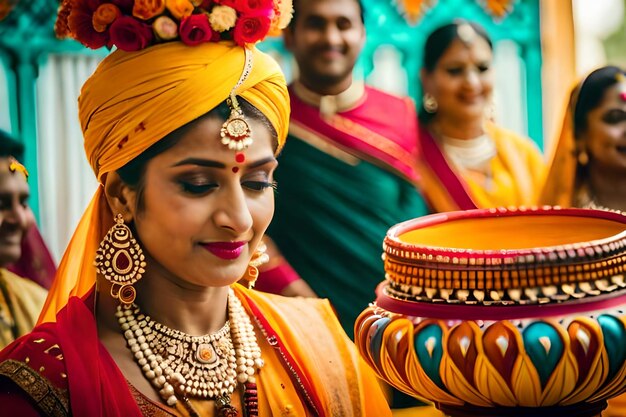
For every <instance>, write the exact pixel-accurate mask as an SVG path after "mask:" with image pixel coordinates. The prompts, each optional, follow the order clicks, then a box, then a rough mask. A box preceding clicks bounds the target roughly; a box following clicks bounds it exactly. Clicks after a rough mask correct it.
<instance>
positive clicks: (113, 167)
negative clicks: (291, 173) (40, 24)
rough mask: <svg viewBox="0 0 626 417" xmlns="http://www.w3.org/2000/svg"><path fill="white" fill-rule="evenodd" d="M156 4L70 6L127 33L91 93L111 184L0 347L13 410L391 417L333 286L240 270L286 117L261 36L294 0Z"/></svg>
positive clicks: (77, 21) (89, 131)
mask: <svg viewBox="0 0 626 417" xmlns="http://www.w3.org/2000/svg"><path fill="white" fill-rule="evenodd" d="M157 3H159V2H143V1H129V0H127V1H121V0H120V1H115V2H112V3H108V2H100V1H97V0H93V1H89V2H84V1H80V0H76V1H65V2H64V3H63V6H62V7H61V11H60V14H59V17H60V19H59V22H58V25H57V27H58V29H59V30H60V32H62V33H64V34H66V35H69V36H71V37H74V38H76V39H78V40H80V41H81V42H84V43H85V44H87V45H88V46H90V47H93V48H97V47H99V46H102V45H104V44H108V45H115V46H117V48H118V49H117V50H116V51H114V52H113V53H112V54H110V55H109V56H108V57H107V58H105V59H104V61H103V62H102V63H101V64H100V65H99V67H98V68H97V70H96V71H95V73H94V74H93V75H92V76H91V78H90V79H89V80H88V81H87V82H86V84H85V85H84V87H83V89H82V92H81V97H80V98H79V115H80V120H81V125H82V129H83V134H84V137H85V149H86V152H87V157H88V159H89V161H90V163H91V166H92V168H93V170H94V172H95V174H96V176H97V178H98V180H99V181H100V184H101V185H100V187H99V188H98V191H97V192H96V195H95V196H94V198H93V200H92V202H91V204H90V205H89V207H88V208H87V210H86V212H85V214H84V216H83V218H82V220H81V222H80V223H79V225H78V227H77V229H76V232H75V234H74V236H73V238H72V240H71V242H70V245H69V247H68V249H67V251H66V253H65V256H64V257H63V260H62V262H61V264H60V266H59V271H58V274H57V277H56V279H55V282H54V284H53V286H52V288H51V290H50V295H49V297H48V300H47V303H46V306H45V307H44V311H43V312H42V316H41V318H40V321H41V322H42V324H40V325H39V326H37V327H36V328H35V329H34V330H33V332H32V333H30V334H29V335H26V336H24V337H22V338H20V339H18V340H17V341H15V342H14V343H13V344H11V345H10V346H8V347H7V348H6V349H5V350H4V351H2V353H0V401H1V402H2V410H3V413H4V412H7V413H8V414H9V415H21V416H30V415H54V416H56V415H74V416H141V415H158V416H220V417H226V416H229V417H234V416H249V417H252V416H276V415H294V416H337V415H342V416H343V415H345V416H348V415H350V416H352V415H354V416H389V415H390V411H389V409H388V406H387V405H386V402H385V400H384V397H383V395H382V393H381V391H380V388H379V386H378V382H377V381H376V379H375V378H374V376H373V374H372V372H371V371H370V369H369V368H368V367H367V366H366V365H365V364H364V362H363V361H362V360H361V359H360V358H359V356H358V355H357V353H356V350H355V348H354V346H353V344H352V343H351V342H350V341H349V339H348V338H347V336H346V335H345V333H344V332H343V331H342V330H341V327H340V325H339V323H338V322H337V320H336V318H335V316H334V313H333V311H332V309H331V308H330V306H329V304H328V302H327V301H323V300H301V299H290V298H282V297H280V296H273V295H265V294H262V293H256V292H254V291H250V290H248V289H246V288H244V287H243V286H241V285H240V284H237V281H238V280H239V279H240V278H241V277H243V278H244V280H245V281H246V282H247V281H253V280H254V278H255V277H256V275H257V274H258V271H257V269H256V267H257V266H258V264H259V263H260V262H261V261H262V260H263V258H264V257H263V254H262V253H261V251H260V249H261V247H260V246H259V242H260V240H261V237H262V236H263V233H264V232H265V229H266V228H267V226H268V224H269V222H270V220H271V217H272V215H273V209H274V204H273V200H274V195H273V191H272V190H273V172H274V169H275V168H276V165H277V161H276V155H277V154H278V153H279V151H280V149H281V148H282V146H283V144H284V140H285V137H286V136H287V124H288V120H289V105H288V103H289V101H288V96H287V88H286V84H285V80H284V78H283V75H282V73H281V72H280V69H279V68H278V65H277V64H276V62H275V61H274V60H273V59H271V58H270V57H269V56H268V55H266V54H264V53H262V52H260V51H259V50H257V49H256V48H254V46H253V44H254V43H255V42H256V41H258V40H260V39H261V38H262V37H263V36H264V35H265V33H266V32H267V31H268V29H269V28H272V27H275V26H278V27H281V26H284V24H285V23H286V22H285V21H284V20H285V15H289V14H290V7H288V6H289V2H287V1H284V2H282V1H277V2H272V1H268V2H258V3H254V4H253V3H251V2H247V1H229V2H222V4H213V2H202V4H201V5H199V6H196V5H194V4H197V3H198V2H195V3H194V4H192V3H191V2H187V1H185V0H181V1H176V2H167V5H165V4H160V3H159V4H157ZM157 6H158V7H157ZM287 20H288V19H287ZM150 25H151V26H150ZM154 33H156V34H158V35H159V37H158V38H156V37H155V36H154ZM168 39H169V40H173V41H171V42H169V41H168V42H166V40H168ZM181 41H182V42H181ZM154 43H157V44H156V45H153V44H154ZM94 260H95V264H94Z"/></svg>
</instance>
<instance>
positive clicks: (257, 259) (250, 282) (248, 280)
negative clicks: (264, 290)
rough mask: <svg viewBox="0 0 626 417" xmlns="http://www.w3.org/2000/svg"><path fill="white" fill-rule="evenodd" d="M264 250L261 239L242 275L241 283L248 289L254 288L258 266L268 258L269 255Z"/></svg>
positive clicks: (265, 247) (257, 275) (264, 246)
mask: <svg viewBox="0 0 626 417" xmlns="http://www.w3.org/2000/svg"><path fill="white" fill-rule="evenodd" d="M266 250H267V246H266V245H265V243H264V242H263V241H261V242H260V243H259V246H257V248H256V251H254V255H252V259H250V262H249V263H248V269H246V273H245V275H244V276H243V277H242V283H243V284H244V285H246V286H247V287H248V288H250V289H252V288H254V283H255V282H256V280H257V278H258V277H259V267H260V266H261V265H263V264H266V263H267V262H268V261H269V260H270V257H269V255H268V254H267V253H265V251H266Z"/></svg>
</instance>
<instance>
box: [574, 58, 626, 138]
mask: <svg viewBox="0 0 626 417" xmlns="http://www.w3.org/2000/svg"><path fill="white" fill-rule="evenodd" d="M618 74H625V73H624V70H622V69H621V68H619V67H616V66H612V65H610V66H606V67H602V68H598V69H596V70H594V71H593V72H592V73H590V74H589V75H588V76H587V78H585V79H584V80H583V82H582V84H581V85H580V87H579V88H578V89H574V91H573V92H572V96H571V99H570V100H571V103H573V105H574V137H575V138H577V139H578V138H580V136H581V134H582V133H583V132H584V131H585V130H586V129H587V115H588V114H589V112H590V111H592V110H593V109H595V108H597V107H598V106H599V105H600V103H601V102H602V98H603V97H604V93H605V92H606V90H607V89H608V88H610V87H612V86H613V85H615V84H617V83H618V82H619V79H618ZM625 75H626V74H625Z"/></svg>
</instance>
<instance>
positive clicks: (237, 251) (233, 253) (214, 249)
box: [202, 242, 248, 259]
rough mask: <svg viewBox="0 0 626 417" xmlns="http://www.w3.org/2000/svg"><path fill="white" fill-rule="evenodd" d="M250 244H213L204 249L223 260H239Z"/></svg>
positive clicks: (203, 245)
mask: <svg viewBox="0 0 626 417" xmlns="http://www.w3.org/2000/svg"><path fill="white" fill-rule="evenodd" d="M247 243H248V242H212V243H203V244H202V247H203V248H205V249H206V250H208V251H209V252H211V253H212V254H213V255H215V256H217V257H218V258H222V259H237V258H238V257H239V255H241V252H243V248H244V246H246V244H247Z"/></svg>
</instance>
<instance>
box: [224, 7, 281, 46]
mask: <svg viewBox="0 0 626 417" xmlns="http://www.w3.org/2000/svg"><path fill="white" fill-rule="evenodd" d="M271 22H272V21H271V19H270V17H269V16H265V15H245V16H240V17H239V19H237V23H236V24H235V30H234V32H233V39H234V41H235V42H236V43H237V44H238V45H241V46H244V45H245V44H247V43H255V42H258V41H260V40H261V39H263V38H264V37H265V35H267V32H268V31H269V30H270V23H271Z"/></svg>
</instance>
